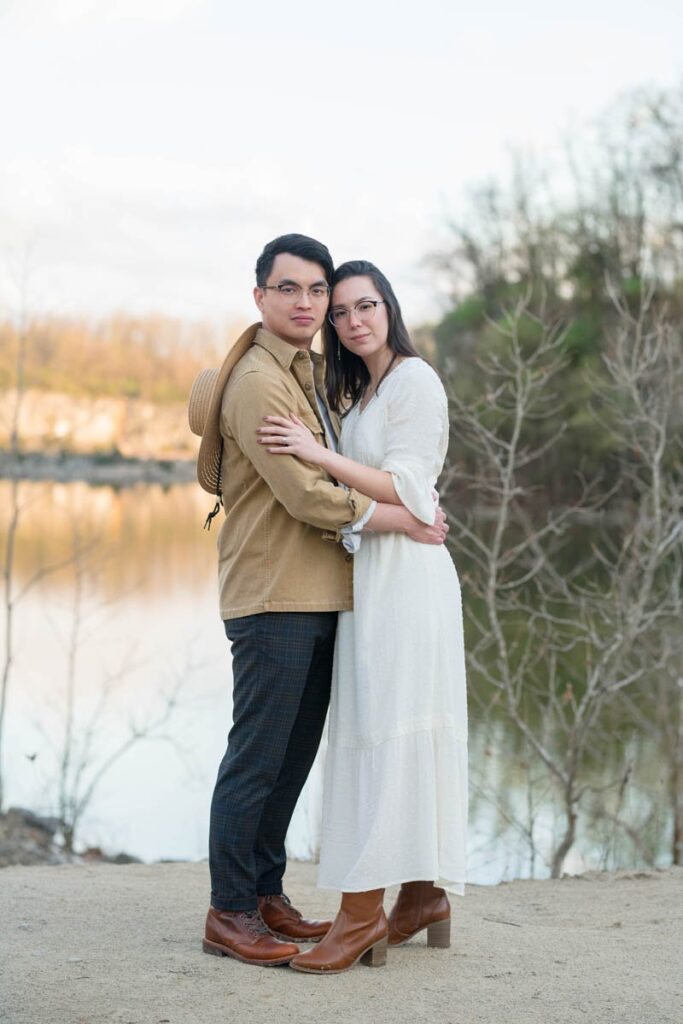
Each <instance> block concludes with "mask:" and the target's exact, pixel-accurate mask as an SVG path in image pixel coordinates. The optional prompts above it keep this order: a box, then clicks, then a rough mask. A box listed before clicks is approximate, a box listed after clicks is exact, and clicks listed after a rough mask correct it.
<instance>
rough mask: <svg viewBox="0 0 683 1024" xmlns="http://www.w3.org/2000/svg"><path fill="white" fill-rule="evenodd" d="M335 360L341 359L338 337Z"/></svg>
mask: <svg viewBox="0 0 683 1024" xmlns="http://www.w3.org/2000/svg"><path fill="white" fill-rule="evenodd" d="M337 359H341V342H340V341H339V337H337Z"/></svg>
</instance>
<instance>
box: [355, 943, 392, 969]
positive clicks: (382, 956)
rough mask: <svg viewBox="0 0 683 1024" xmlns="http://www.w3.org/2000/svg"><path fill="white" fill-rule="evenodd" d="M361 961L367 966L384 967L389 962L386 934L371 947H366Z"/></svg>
mask: <svg viewBox="0 0 683 1024" xmlns="http://www.w3.org/2000/svg"><path fill="white" fill-rule="evenodd" d="M360 962H361V963H362V964H365V966H366V967H384V965H385V964H386V962H387V939H386V936H385V937H384V938H383V939H380V940H379V942H376V943H375V945H374V946H370V949H366V950H365V952H364V953H363V955H362V957H361V958H360Z"/></svg>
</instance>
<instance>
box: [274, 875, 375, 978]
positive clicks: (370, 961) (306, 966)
mask: <svg viewBox="0 0 683 1024" xmlns="http://www.w3.org/2000/svg"><path fill="white" fill-rule="evenodd" d="M383 899H384V889H371V890H370V891H369V892H343V893H342V900H341V907H340V908H339V913H338V914H337V916H336V918H335V919H334V924H333V925H332V927H331V929H330V930H329V932H328V933H327V935H326V936H325V938H324V939H323V940H322V941H321V942H320V943H318V945H317V946H316V947H315V949H311V950H309V951H308V952H306V953H300V954H299V955H298V956H295V957H294V959H293V960H291V961H290V967H293V968H294V969H295V970H296V971H306V972H307V973H308V974H340V973H341V972H342V971H348V969H349V967H353V965H354V964H355V963H357V962H358V961H359V960H360V961H361V962H362V963H364V964H367V966H368V967H382V966H383V965H384V964H385V963H386V957H387V931H388V926H387V919H386V917H385V916H384V907H383V906H382V900H383Z"/></svg>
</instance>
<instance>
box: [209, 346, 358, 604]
mask: <svg viewBox="0 0 683 1024" xmlns="http://www.w3.org/2000/svg"><path fill="white" fill-rule="evenodd" d="M323 374H324V370H323V360H322V356H320V355H318V354H317V353H314V352H312V353H309V352H304V351H300V350H298V349H296V348H295V347H294V346H293V345H289V344H288V343H287V342H286V341H282V340H281V339H280V338H277V337H275V336H274V335H273V334H270V333H269V332H268V331H266V330H264V329H263V328H261V329H260V330H259V331H258V333H257V335H256V337H255V339H254V344H253V346H252V347H251V348H250V349H249V350H248V352H247V353H246V355H244V356H243V357H242V358H241V359H240V361H239V362H238V363H237V365H236V366H235V368H234V370H233V371H232V373H231V375H230V378H229V380H228V383H227V386H226V388H225V392H224V394H223V405H222V410H221V434H222V436H223V442H224V443H223V457H222V462H221V481H222V492H223V504H224V506H225V515H226V519H225V522H224V523H223V525H222V527H221V531H220V534H219V537H218V577H219V586H220V611H221V618H223V619H229V618H239V617H240V616H242V615H253V614H255V613H257V612H269V611H288V612H297V611H299V612H300V611H341V610H348V609H350V608H352V607H353V576H352V556H351V555H349V554H347V553H346V552H345V550H344V548H343V547H342V545H341V543H339V541H340V533H339V530H340V529H341V527H342V526H345V525H347V524H348V523H352V522H355V520H356V519H358V518H359V517H360V516H362V515H363V514H364V513H365V512H366V511H367V509H368V508H369V506H370V504H371V502H370V499H369V498H367V497H365V495H362V494H359V493H358V492H357V491H353V490H351V491H346V490H344V489H343V488H342V487H339V486H337V485H336V484H335V482H334V481H333V480H331V478H330V477H329V476H328V475H327V474H326V473H325V472H324V471H323V470H322V469H320V468H319V467H318V466H311V465H309V464H308V463H306V462H302V461H301V460H300V459H298V458H296V457H295V456H293V455H273V454H271V453H270V452H268V451H267V450H266V448H265V447H264V446H262V445H260V444H258V442H257V434H256V428H257V427H260V426H262V422H261V421H262V418H263V417H264V416H267V415H281V416H286V415H288V414H289V413H290V412H294V413H295V414H296V415H297V416H298V417H299V418H300V419H302V420H303V421H304V423H306V424H307V426H309V427H310V429H311V430H312V431H313V432H314V433H315V434H316V435H317V436H318V438H319V440H320V442H321V443H322V444H324V443H325V433H324V428H323V424H322V422H321V421H320V418H319V414H318V407H317V405H316V398H315V388H316V384H317V388H318V391H319V393H320V394H321V395H323V396H324V393H325V389H324V384H323ZM330 418H331V420H332V423H333V424H334V425H335V427H336V426H338V420H337V418H336V417H335V416H334V414H331V417H330Z"/></svg>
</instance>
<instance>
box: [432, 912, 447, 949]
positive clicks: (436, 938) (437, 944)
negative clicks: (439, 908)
mask: <svg viewBox="0 0 683 1024" xmlns="http://www.w3.org/2000/svg"><path fill="white" fill-rule="evenodd" d="M450 944H451V919H450V917H447V918H446V920H445V921H434V922H433V923H432V924H430V925H428V926H427V945H428V946H433V947H434V948H436V949H448V948H449V947H450Z"/></svg>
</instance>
